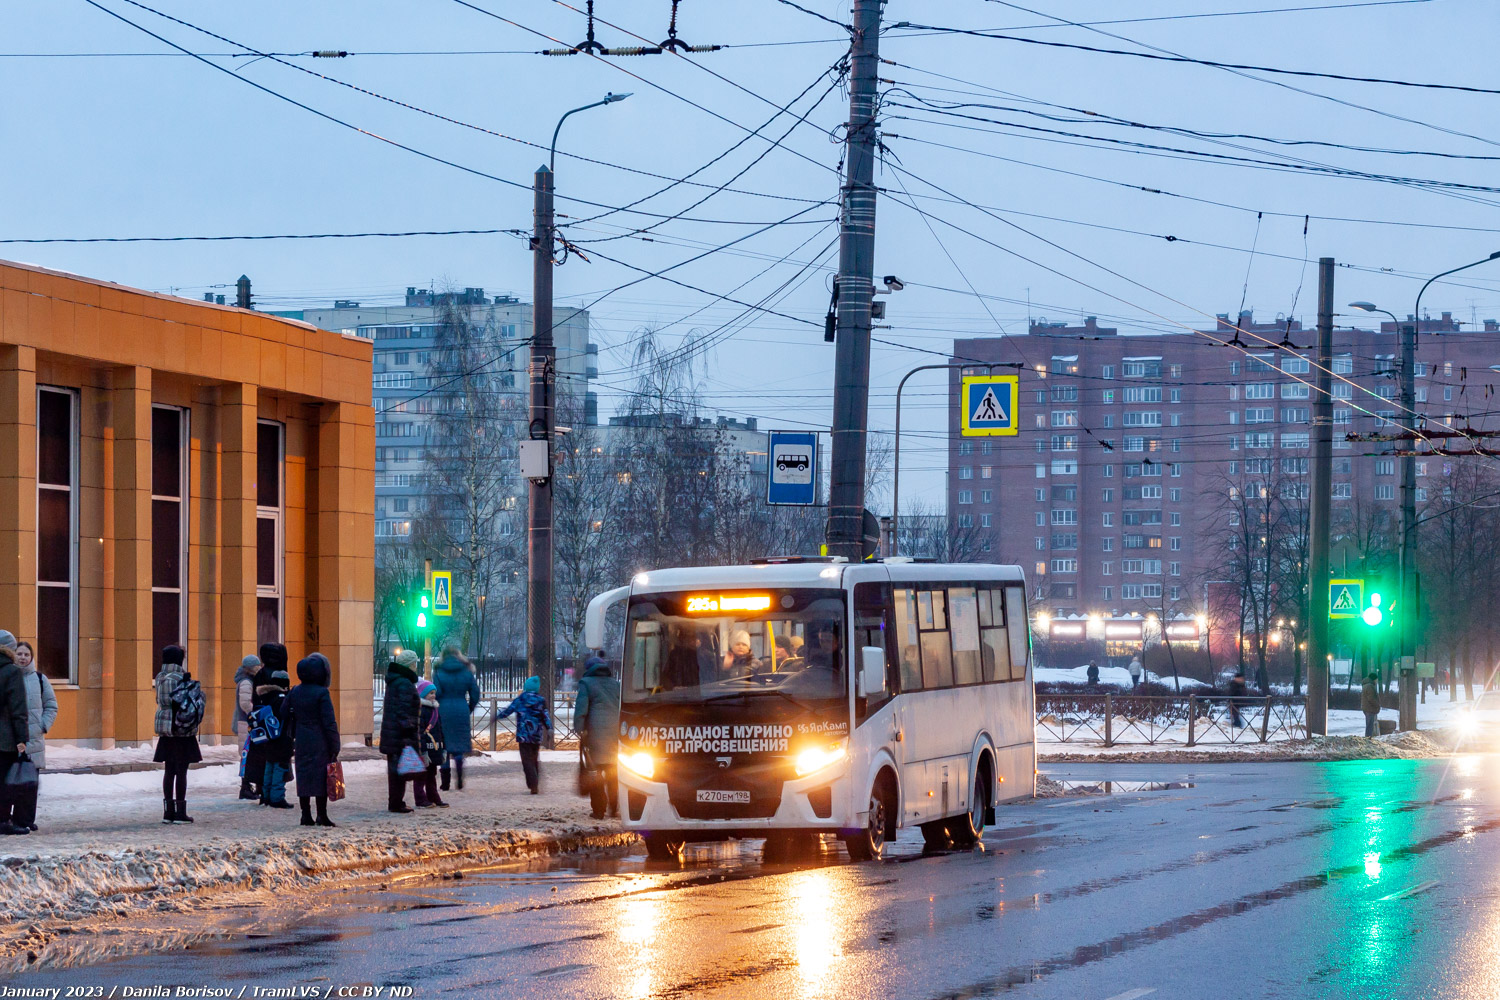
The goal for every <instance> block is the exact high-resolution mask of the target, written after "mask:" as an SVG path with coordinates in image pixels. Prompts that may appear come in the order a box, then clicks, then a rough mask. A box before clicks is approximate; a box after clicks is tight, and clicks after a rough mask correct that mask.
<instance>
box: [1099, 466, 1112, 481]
mask: <svg viewBox="0 0 1500 1000" xmlns="http://www.w3.org/2000/svg"><path fill="white" fill-rule="evenodd" d="M1099 475H1100V476H1101V477H1103V478H1104V479H1113V478H1115V467H1114V466H1113V465H1103V466H1100V467H1099Z"/></svg>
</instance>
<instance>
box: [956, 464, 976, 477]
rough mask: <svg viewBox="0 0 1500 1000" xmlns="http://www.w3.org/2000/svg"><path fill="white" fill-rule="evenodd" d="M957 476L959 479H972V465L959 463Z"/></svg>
mask: <svg viewBox="0 0 1500 1000" xmlns="http://www.w3.org/2000/svg"><path fill="white" fill-rule="evenodd" d="M958 478H959V479H973V478H974V466H972V465H960V466H959V467H958Z"/></svg>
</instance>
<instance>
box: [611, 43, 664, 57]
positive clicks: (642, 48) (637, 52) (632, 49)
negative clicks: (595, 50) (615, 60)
mask: <svg viewBox="0 0 1500 1000" xmlns="http://www.w3.org/2000/svg"><path fill="white" fill-rule="evenodd" d="M599 54H600V55H606V56H659V55H661V46H659V45H622V46H619V47H618V48H609V49H600V50H599Z"/></svg>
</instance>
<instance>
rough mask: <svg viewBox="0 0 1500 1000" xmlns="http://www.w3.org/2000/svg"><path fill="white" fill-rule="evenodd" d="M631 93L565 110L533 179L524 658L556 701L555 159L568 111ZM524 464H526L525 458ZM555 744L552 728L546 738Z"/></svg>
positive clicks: (546, 694)
mask: <svg viewBox="0 0 1500 1000" xmlns="http://www.w3.org/2000/svg"><path fill="white" fill-rule="evenodd" d="M629 96H630V95H629V94H605V95H604V99H603V100H600V101H595V102H593V103H592V104H584V105H581V106H579V107H576V108H573V109H572V110H571V111H568V112H565V113H564V114H563V116H562V117H561V118H559V119H558V120H557V127H556V128H554V129H553V130H552V145H551V147H550V148H549V149H548V151H547V162H546V163H544V164H543V165H542V166H540V167H537V169H536V175H535V177H534V179H533V181H532V194H533V200H534V209H533V212H534V215H533V218H532V230H531V359H530V364H529V366H528V371H527V382H528V389H529V402H528V406H527V417H528V418H529V421H528V428H527V437H528V438H529V439H530V441H531V442H539V443H540V445H541V447H540V448H537V447H536V446H535V445H533V446H532V448H530V449H526V448H525V445H526V442H523V446H522V447H523V450H528V451H537V450H540V451H542V452H543V453H544V461H542V462H541V463H539V467H536V466H533V467H532V468H531V469H530V470H529V473H528V477H527V485H526V497H527V500H528V501H529V503H528V511H527V523H526V580H527V588H526V661H527V666H528V667H529V668H530V670H531V673H532V674H533V675H534V676H537V677H540V678H541V679H542V696H543V697H544V698H545V699H546V701H547V704H548V705H549V706H550V705H551V704H552V694H553V686H554V684H555V682H556V678H555V674H556V672H557V670H556V665H555V663H554V660H555V658H556V647H555V645H554V644H553V641H552V438H553V433H554V430H553V425H554V418H555V414H554V412H553V407H552V393H553V385H554V383H555V382H556V379H557V369H556V362H557V347H556V345H555V344H554V343H553V340H552V269H553V266H554V265H555V263H556V261H555V260H554V258H553V253H552V244H553V242H554V240H555V237H556V228H555V226H554V216H553V207H552V188H553V174H552V168H553V164H554V163H555V161H556V159H557V136H558V133H559V132H561V131H562V125H563V122H565V121H567V120H568V117H569V116H570V115H575V114H577V113H578V112H580V111H587V110H588V109H589V108H598V107H602V106H604V105H606V104H614V103H615V102H616V101H623V100H624V99H625V98H627V97H629ZM523 464H524V463H523ZM543 743H544V745H545V746H546V747H547V748H548V749H550V748H551V747H552V729H551V727H548V729H547V732H546V733H545V734H544V737H543Z"/></svg>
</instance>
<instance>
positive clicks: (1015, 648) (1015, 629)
mask: <svg viewBox="0 0 1500 1000" xmlns="http://www.w3.org/2000/svg"><path fill="white" fill-rule="evenodd" d="M1005 605H1006V610H1007V612H1008V614H1007V617H1008V618H1009V620H1010V621H1011V622H1012V623H1014V624H1013V625H1012V627H1011V629H1010V673H1011V679H1012V680H1018V681H1023V680H1025V679H1026V666H1027V662H1028V661H1029V659H1030V652H1031V632H1030V630H1029V629H1028V628H1027V618H1026V590H1025V588H1023V587H1006V588H1005Z"/></svg>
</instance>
